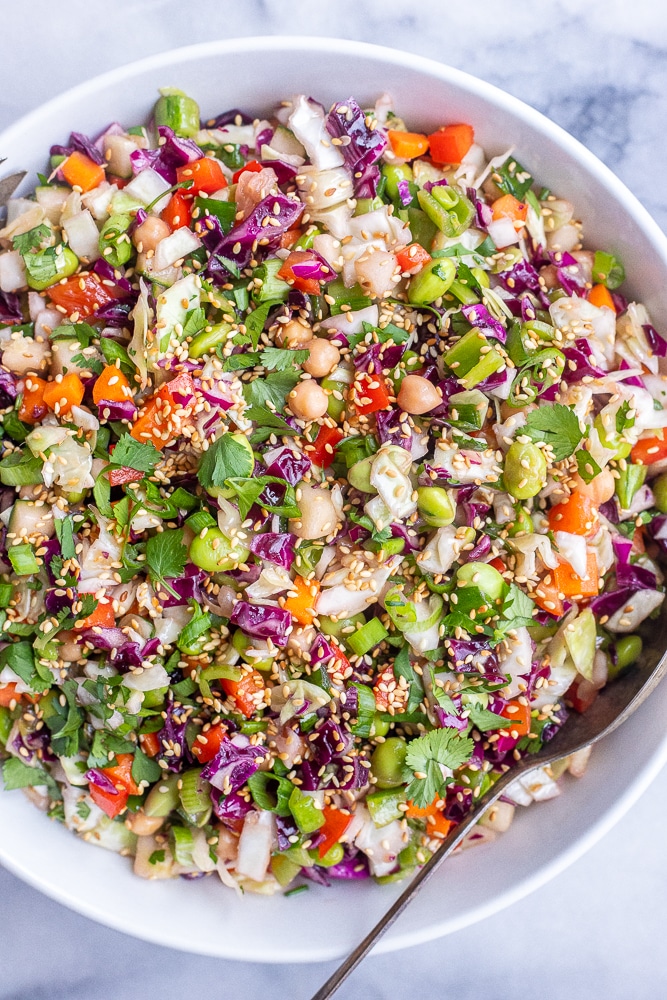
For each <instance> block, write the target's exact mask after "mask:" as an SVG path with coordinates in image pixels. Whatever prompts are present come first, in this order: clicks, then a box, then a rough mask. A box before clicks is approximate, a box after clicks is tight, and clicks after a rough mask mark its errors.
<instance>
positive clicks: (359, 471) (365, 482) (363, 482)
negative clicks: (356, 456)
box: [347, 455, 375, 493]
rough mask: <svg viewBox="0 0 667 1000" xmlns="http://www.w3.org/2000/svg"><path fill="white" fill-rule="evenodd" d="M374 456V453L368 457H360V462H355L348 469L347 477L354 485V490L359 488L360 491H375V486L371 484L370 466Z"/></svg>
mask: <svg viewBox="0 0 667 1000" xmlns="http://www.w3.org/2000/svg"><path fill="white" fill-rule="evenodd" d="M374 458H375V455H371V456H370V457H369V458H362V460H361V461H360V462H355V464H354V465H353V466H352V467H351V468H350V469H348V472H347V479H348V482H349V483H350V485H351V486H354V488H355V490H360V491H361V492H362V493H375V487H374V486H371V466H372V464H373V459H374Z"/></svg>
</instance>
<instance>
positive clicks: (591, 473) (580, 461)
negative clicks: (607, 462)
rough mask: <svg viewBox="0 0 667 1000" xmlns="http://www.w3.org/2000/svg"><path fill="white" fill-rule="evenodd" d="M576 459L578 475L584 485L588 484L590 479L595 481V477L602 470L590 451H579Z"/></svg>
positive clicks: (582, 449) (581, 449) (583, 449)
mask: <svg viewBox="0 0 667 1000" xmlns="http://www.w3.org/2000/svg"><path fill="white" fill-rule="evenodd" d="M576 459H577V469H578V470H579V475H580V476H581V478H582V479H583V481H584V482H585V483H590V482H591V480H592V479H595V477H596V476H597V475H599V474H600V472H602V469H601V468H600V466H599V465H598V463H597V462H596V461H595V459H594V458H593V456H592V455H591V453H590V451H586V449H585V448H580V449H579V451H578V452H577V454H576Z"/></svg>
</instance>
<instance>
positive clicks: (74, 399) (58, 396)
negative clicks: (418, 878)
mask: <svg viewBox="0 0 667 1000" xmlns="http://www.w3.org/2000/svg"><path fill="white" fill-rule="evenodd" d="M84 392H85V390H84V386H83V382H82V381H81V379H80V378H79V376H78V375H77V374H76V372H70V373H69V375H63V377H62V380H61V381H60V382H57V381H55V382H47V383H46V386H45V388H44V402H45V403H46V405H47V406H48V407H49V409H50V410H55V412H56V413H57V414H60V415H62V414H63V413H69V411H70V410H71V409H72V407H73V406H78V405H79V403H80V402H81V400H82V399H83V394H84Z"/></svg>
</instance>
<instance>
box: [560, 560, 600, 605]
mask: <svg viewBox="0 0 667 1000" xmlns="http://www.w3.org/2000/svg"><path fill="white" fill-rule="evenodd" d="M552 573H553V577H554V583H555V584H556V586H557V588H558V591H559V593H561V594H565V596H566V597H595V595H596V594H597V593H598V591H599V589H600V587H599V581H598V564H597V559H596V558H595V553H594V552H587V553H586V578H585V579H582V578H581V577H580V576H578V575H577V574H576V573H575V572H574V570H573V569H572V567H571V566H570V564H569V562H565V560H564V559H562V560H561V561H560V562H559V563H558V565H557V566H556V568H555V569H554V570H552Z"/></svg>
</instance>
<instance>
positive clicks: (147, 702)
mask: <svg viewBox="0 0 667 1000" xmlns="http://www.w3.org/2000/svg"><path fill="white" fill-rule="evenodd" d="M168 690H169V688H168V687H161V688H154V689H153V690H152V691H145V692H144V702H143V707H144V708H158V707H159V706H160V705H162V704H163V703H164V699H165V697H166V695H167V691H168Z"/></svg>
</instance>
